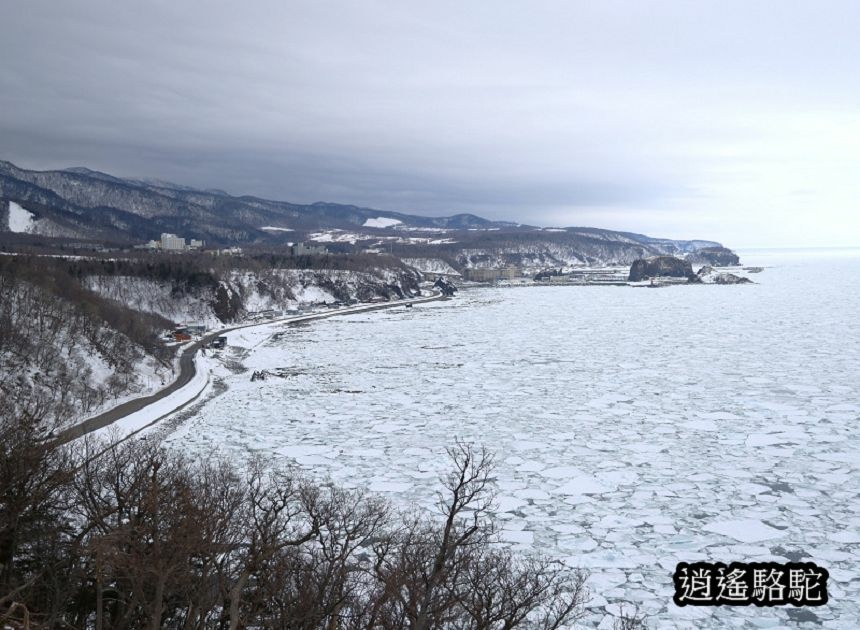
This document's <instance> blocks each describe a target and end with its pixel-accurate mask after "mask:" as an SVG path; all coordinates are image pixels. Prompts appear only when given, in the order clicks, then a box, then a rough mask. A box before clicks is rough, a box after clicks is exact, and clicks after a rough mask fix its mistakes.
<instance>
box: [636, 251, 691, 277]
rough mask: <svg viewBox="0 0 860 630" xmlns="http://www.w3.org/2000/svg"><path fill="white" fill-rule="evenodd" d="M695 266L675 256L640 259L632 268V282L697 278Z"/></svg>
mask: <svg viewBox="0 0 860 630" xmlns="http://www.w3.org/2000/svg"><path fill="white" fill-rule="evenodd" d="M695 277H696V274H694V273H693V266H692V264H690V261H689V260H681V259H680V258H675V257H674V256H654V257H653V258H640V259H639V260H636V261H634V262H633V264H632V265H631V266H630V275H629V276H628V278H627V279H628V280H629V281H630V282H641V281H643V280H648V279H649V278H687V279H692V278H695Z"/></svg>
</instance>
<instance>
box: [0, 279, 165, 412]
mask: <svg viewBox="0 0 860 630" xmlns="http://www.w3.org/2000/svg"><path fill="white" fill-rule="evenodd" d="M0 289H2V295H3V299H2V301H0V329H2V331H3V333H2V338H0V395H2V400H0V407H2V408H3V411H4V412H9V413H31V414H34V415H35V416H39V415H41V414H45V415H46V420H47V421H48V422H49V424H54V425H61V424H64V423H67V422H70V421H73V420H80V419H82V418H84V417H86V416H89V415H92V414H94V413H96V412H98V411H100V410H103V409H105V408H108V407H111V406H113V405H116V404H118V403H120V402H122V401H124V400H126V399H127V398H129V397H133V396H138V395H144V394H148V393H151V392H153V391H155V390H156V389H158V388H160V387H161V386H162V385H163V384H164V383H165V382H169V381H170V380H171V379H172V371H171V367H170V365H169V363H165V362H161V361H159V360H157V359H156V358H155V357H154V356H152V355H150V354H148V353H147V351H146V350H145V349H144V348H143V347H141V346H139V345H137V344H135V343H134V342H132V341H131V340H130V339H129V338H128V337H126V336H125V335H123V334H122V333H120V332H118V331H116V330H114V329H112V328H110V327H109V326H107V325H105V322H103V321H100V320H99V318H98V317H97V316H93V315H92V314H91V313H90V312H88V311H86V310H83V309H81V308H80V307H79V305H77V304H75V303H72V302H68V301H66V300H63V299H60V298H59V297H57V296H56V295H52V294H49V293H47V292H46V291H45V290H43V289H42V288H40V287H37V286H35V285H33V284H31V283H29V282H25V281H20V280H17V279H15V278H12V277H10V276H2V277H0Z"/></svg>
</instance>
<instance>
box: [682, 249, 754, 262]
mask: <svg viewBox="0 0 860 630" xmlns="http://www.w3.org/2000/svg"><path fill="white" fill-rule="evenodd" d="M687 260H689V261H690V262H691V263H696V264H701V265H712V266H714V267H735V266H737V265H740V264H741V259H740V257H739V256H738V255H737V254H736V253H734V252H733V251H732V250H730V249H729V248H728V247H703V248H701V249H699V250H696V251H695V252H693V253H691V254H689V255H688V256H687Z"/></svg>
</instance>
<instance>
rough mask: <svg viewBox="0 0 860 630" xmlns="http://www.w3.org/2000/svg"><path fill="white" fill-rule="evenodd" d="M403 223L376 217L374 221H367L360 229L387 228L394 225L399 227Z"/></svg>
mask: <svg viewBox="0 0 860 630" xmlns="http://www.w3.org/2000/svg"><path fill="white" fill-rule="evenodd" d="M401 223H403V221H398V220H397V219H389V218H387V217H376V218H375V219H368V220H367V221H365V222H364V224H363V225H362V226H361V227H372V228H387V227H392V226H394V225H400V224H401Z"/></svg>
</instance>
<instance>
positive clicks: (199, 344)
mask: <svg viewBox="0 0 860 630" xmlns="http://www.w3.org/2000/svg"><path fill="white" fill-rule="evenodd" d="M433 293H434V294H433V295H430V296H420V297H414V298H408V299H403V300H397V301H396V302H383V303H378V304H377V303H370V304H361V305H357V306H353V307H347V308H344V309H338V310H336V311H332V312H326V313H311V314H308V315H297V316H294V317H285V318H282V319H279V320H271V321H266V322H255V323H252V324H239V325H236V326H229V327H227V328H222V329H219V330H217V331H214V332H211V333H209V334H207V335H204V336H203V337H201V338H200V339H199V340H197V341H195V342H193V343H191V344H190V345H188V346H187V347H185V348H184V349H183V350H182V351H181V353H180V354H179V357H178V364H179V373H178V374H177V376H176V378H175V379H174V380H173V382H171V383H169V384H168V385H166V386H165V387H163V388H162V389H159V390H158V391H156V392H153V393H151V394H147V395H146V396H140V397H137V398H132V399H131V400H128V401H126V402H123V403H121V404H119V405H117V406H115V407H112V408H111V409H108V410H106V411H103V412H101V413H99V414H97V415H95V416H91V417H90V418H86V419H85V420H82V421H80V422H78V423H76V424H74V425H72V426H69V427H66V428H64V429H62V430H61V431H60V432H59V434H58V435H57V436H56V437H55V438H54V443H55V444H57V445H63V444H68V443H70V442H74V441H75V440H77V439H80V438H82V437H84V436H86V435H89V434H90V433H94V432H96V431H100V430H102V429H106V428H108V427H111V426H113V425H116V424H118V423H120V422H122V421H127V420H129V419H131V418H133V416H135V415H138V414H141V415H142V417H141V418H140V419H139V420H138V422H136V423H133V427H130V429H131V430H130V431H129V432H128V433H127V434H126V435H124V436H123V437H122V440H126V439H128V438H130V437H132V436H133V435H135V434H137V433H139V432H141V431H143V430H144V429H147V428H150V427H152V426H154V425H155V424H157V423H158V422H161V421H162V420H164V419H165V418H167V417H168V416H170V415H173V414H174V413H176V412H177V411H181V410H182V409H184V408H185V407H187V406H188V405H190V404H191V403H193V402H195V401H196V400H197V399H198V398H199V397H200V395H201V394H202V393H203V391H204V390H205V389H206V387H207V385H208V384H209V369H208V368H205V367H204V366H202V365H200V366H198V362H199V361H200V359H202V358H203V357H204V356H205V355H202V354H198V350H200V349H201V348H204V347H205V346H206V345H208V343H209V342H211V341H212V340H214V339H215V338H216V337H219V336H221V335H225V334H227V333H231V332H234V331H237V330H244V329H250V328H258V327H260V328H261V327H265V326H271V327H289V326H293V325H297V324H303V323H306V322H311V321H316V320H320V319H328V318H330V317H337V316H339V315H353V314H356V313H366V312H370V311H376V310H383V309H389V308H396V307H398V306H406V305H407V304H423V303H428V302H435V301H439V300H444V299H449V298H448V297H447V296H445V295H443V294H442V293H441V292H439V291H436V290H433ZM198 367H199V369H198ZM204 375H205V379H203V382H202V383H201V378H200V377H201V376H204ZM187 390H190V391H187ZM171 398H175V400H171ZM160 403H167V404H164V405H162V404H160ZM165 409H166V410H165ZM153 413H157V417H156V418H155V419H152V414H153ZM138 423H143V424H142V425H140V426H138ZM122 440H120V441H122Z"/></svg>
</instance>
